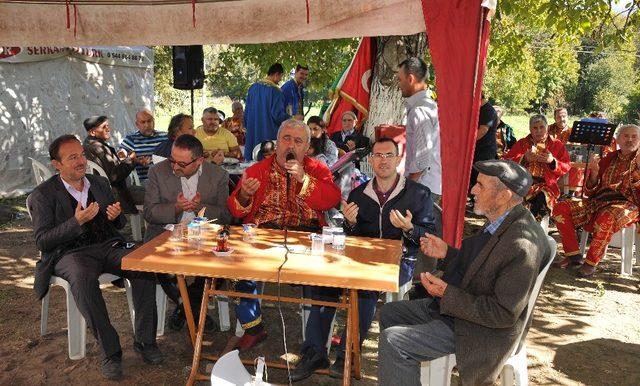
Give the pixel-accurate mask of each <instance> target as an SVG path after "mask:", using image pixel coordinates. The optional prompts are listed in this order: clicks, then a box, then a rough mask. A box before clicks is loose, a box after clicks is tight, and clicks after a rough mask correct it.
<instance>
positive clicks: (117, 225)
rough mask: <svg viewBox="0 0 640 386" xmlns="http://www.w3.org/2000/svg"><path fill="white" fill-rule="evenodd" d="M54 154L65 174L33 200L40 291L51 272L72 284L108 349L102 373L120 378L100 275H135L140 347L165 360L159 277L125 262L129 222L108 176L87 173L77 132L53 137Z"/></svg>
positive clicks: (147, 357) (148, 355) (51, 152)
mask: <svg viewBox="0 0 640 386" xmlns="http://www.w3.org/2000/svg"><path fill="white" fill-rule="evenodd" d="M49 155H50V157H51V161H52V164H53V166H54V167H55V168H56V169H57V170H58V171H59V172H60V174H59V175H55V176H53V177H51V178H50V179H48V180H47V181H45V182H43V183H42V184H40V185H39V186H38V187H36V189H35V190H34V191H33V193H32V194H31V196H29V198H28V199H27V202H28V207H29V213H30V214H31V216H32V218H33V229H34V235H35V239H36V245H37V246H38V249H39V250H40V251H41V252H42V258H41V260H40V261H39V262H38V264H37V265H36V280H35V285H34V287H35V289H36V292H37V294H38V296H39V297H42V296H44V295H45V294H46V292H47V290H48V289H49V280H50V278H51V275H52V274H55V275H56V276H58V277H61V278H62V279H64V280H66V281H68V282H69V284H70V285H71V293H72V294H73V298H74V299H75V302H76V304H77V306H78V309H79V310H80V313H81V314H82V316H83V317H84V318H85V320H86V321H87V324H88V325H89V328H90V329H91V331H92V332H93V334H94V335H95V337H96V340H97V341H98V343H99V344H100V346H101V348H102V354H103V361H102V374H103V376H104V377H105V378H108V379H119V378H121V377H122V365H121V361H122V350H121V347H120V340H119V337H118V334H117V332H116V330H115V329H114V328H113V326H112V325H111V323H110V321H109V316H108V314H107V308H106V306H105V303H104V299H103V298H102V292H101V291H100V287H99V285H98V277H99V276H100V274H102V273H105V272H108V273H112V274H115V275H118V276H122V277H126V278H128V279H130V281H131V287H132V292H133V304H134V308H135V316H136V320H135V341H134V349H135V350H136V351H138V352H140V353H141V354H142V356H143V358H144V360H145V362H148V363H152V364H158V363H161V362H162V359H163V357H162V353H161V352H160V350H159V349H158V346H157V345H156V321H157V315H156V303H155V281H154V277H153V275H149V274H146V273H140V272H129V271H122V269H121V267H120V263H121V259H122V256H124V255H125V254H126V253H127V252H128V251H127V250H126V249H125V248H124V247H123V246H122V245H123V244H124V243H123V241H124V239H123V238H122V236H121V235H120V234H119V233H118V231H117V229H121V228H122V227H123V226H124V225H125V218H124V216H123V215H122V210H121V208H120V203H119V202H115V200H114V198H113V193H112V192H111V188H110V187H109V182H108V181H107V180H106V179H105V178H103V177H100V176H93V175H86V176H85V168H86V166H87V159H86V158H85V157H84V149H83V148H82V145H81V144H80V141H79V140H78V139H77V138H76V137H75V136H73V135H63V136H61V137H59V138H57V139H56V140H54V141H53V142H52V143H51V146H50V147H49Z"/></svg>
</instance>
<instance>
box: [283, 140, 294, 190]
mask: <svg viewBox="0 0 640 386" xmlns="http://www.w3.org/2000/svg"><path fill="white" fill-rule="evenodd" d="M295 159H296V155H295V154H294V153H293V151H292V150H289V152H287V156H286V158H285V161H287V162H288V161H293V160H295ZM290 183H291V174H290V173H289V172H287V194H289V184H290Z"/></svg>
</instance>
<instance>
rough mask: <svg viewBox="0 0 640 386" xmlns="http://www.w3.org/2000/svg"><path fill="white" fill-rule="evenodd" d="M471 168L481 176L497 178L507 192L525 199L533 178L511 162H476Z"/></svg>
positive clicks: (521, 167)
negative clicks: (507, 189) (509, 191)
mask: <svg viewBox="0 0 640 386" xmlns="http://www.w3.org/2000/svg"><path fill="white" fill-rule="evenodd" d="M473 167H474V168H475V169H476V170H477V171H479V172H480V173H482V174H485V175H487V176H492V177H497V178H498V179H499V180H500V181H501V182H502V183H503V184H504V185H505V186H506V187H507V188H509V190H511V191H512V192H514V193H515V194H517V195H518V196H520V197H525V196H526V195H527V193H528V192H529V188H531V184H532V183H533V178H532V177H531V174H530V173H529V171H527V169H525V168H524V167H523V166H522V165H520V164H518V163H516V162H514V161H511V160H488V161H478V162H476V163H475V164H474V165H473Z"/></svg>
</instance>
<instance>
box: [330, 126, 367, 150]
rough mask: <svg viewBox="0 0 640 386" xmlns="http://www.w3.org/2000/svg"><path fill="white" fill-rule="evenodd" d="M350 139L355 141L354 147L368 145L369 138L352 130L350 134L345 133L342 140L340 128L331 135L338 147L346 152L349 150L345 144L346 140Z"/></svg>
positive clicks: (358, 147)
mask: <svg viewBox="0 0 640 386" xmlns="http://www.w3.org/2000/svg"><path fill="white" fill-rule="evenodd" d="M350 139H351V140H353V141H354V142H355V144H356V149H360V148H362V147H368V146H369V138H367V137H365V136H364V135H361V134H358V132H357V131H354V132H353V134H351V135H347V136H346V137H345V139H344V141H343V140H342V131H341V130H338V131H336V132H335V133H333V134H332V135H331V140H332V141H333V142H334V143H335V144H336V146H337V147H338V149H342V150H344V151H345V152H348V151H349V150H350V149H349V147H348V146H347V141H348V140H350Z"/></svg>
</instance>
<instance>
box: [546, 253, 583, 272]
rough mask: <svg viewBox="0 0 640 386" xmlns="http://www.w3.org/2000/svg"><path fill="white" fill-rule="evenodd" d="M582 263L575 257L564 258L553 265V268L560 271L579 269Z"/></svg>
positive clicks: (581, 259) (580, 258)
mask: <svg viewBox="0 0 640 386" xmlns="http://www.w3.org/2000/svg"><path fill="white" fill-rule="evenodd" d="M582 263H584V259H583V258H582V257H580V255H577V256H565V257H564V258H563V259H562V260H560V261H556V262H554V263H553V266H554V267H556V268H560V269H567V268H575V267H579V266H581V265H582Z"/></svg>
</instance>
